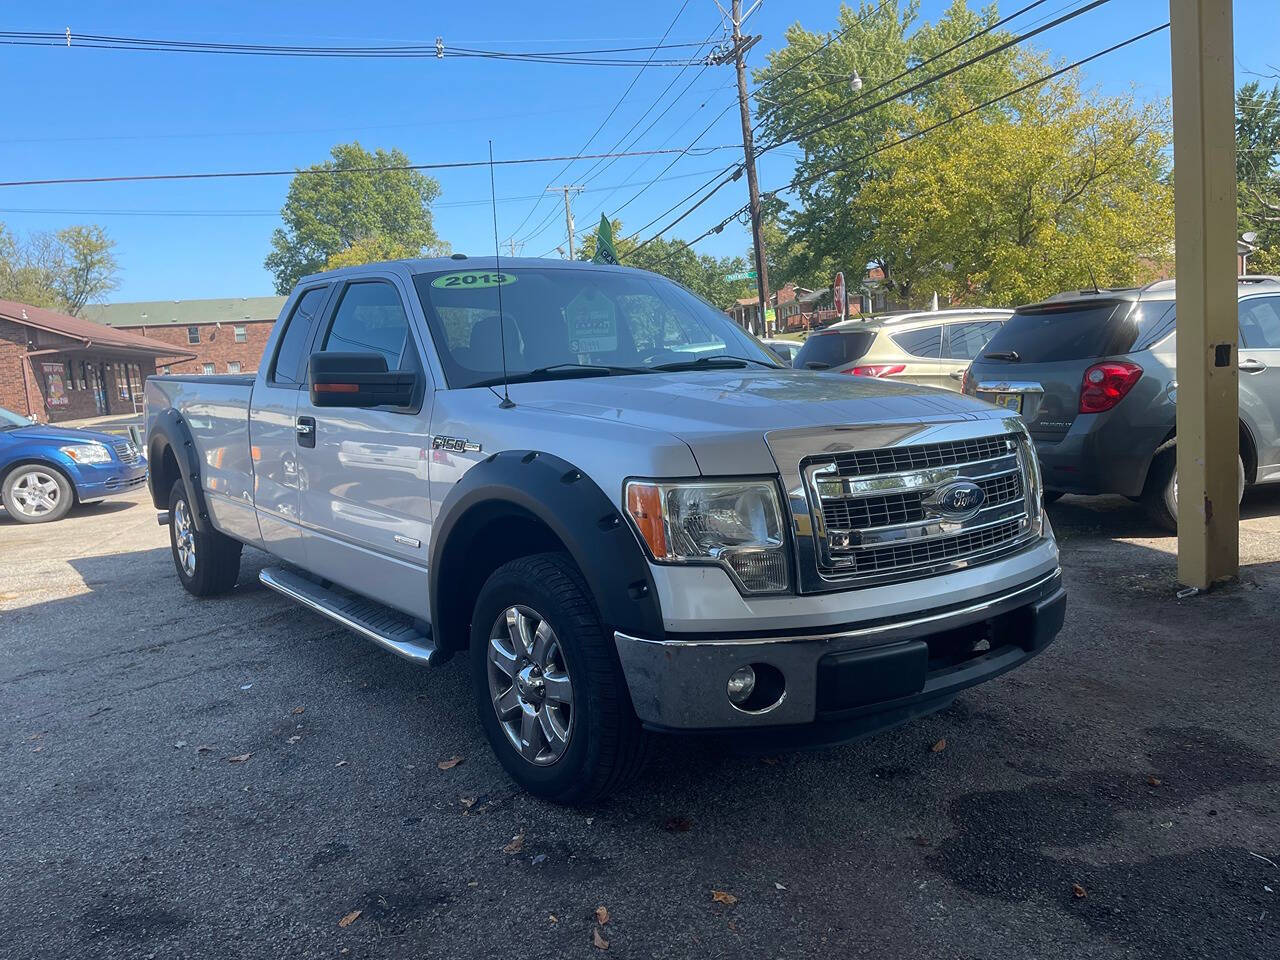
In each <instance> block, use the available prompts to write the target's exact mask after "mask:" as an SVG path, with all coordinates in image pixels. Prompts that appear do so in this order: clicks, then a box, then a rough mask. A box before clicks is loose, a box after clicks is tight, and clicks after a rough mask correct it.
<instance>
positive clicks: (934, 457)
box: [835, 437, 1014, 477]
mask: <svg viewBox="0 0 1280 960" xmlns="http://www.w3.org/2000/svg"><path fill="white" fill-rule="evenodd" d="M1013 449H1014V446H1013V438H1011V437H978V438H976V439H973V440H952V441H950V442H948V443H925V444H921V445H920V446H916V447H883V448H881V449H879V450H858V451H855V452H853V453H839V454H836V456H835V465H836V470H837V471H839V473H840V476H842V477H867V476H874V475H875V474H879V473H903V472H905V471H907V470H923V469H927V468H929V467H949V466H952V465H954V464H957V463H973V462H975V461H978V460H994V459H995V458H996V457H1007V456H1008V455H1009V454H1010V453H1012V452H1013Z"/></svg>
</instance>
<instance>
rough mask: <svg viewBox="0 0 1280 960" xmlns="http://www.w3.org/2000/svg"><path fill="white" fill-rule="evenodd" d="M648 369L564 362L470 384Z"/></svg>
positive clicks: (478, 384) (487, 385) (601, 375)
mask: <svg viewBox="0 0 1280 960" xmlns="http://www.w3.org/2000/svg"><path fill="white" fill-rule="evenodd" d="M650 372H651V368H649V367H620V366H614V365H612V364H605V363H577V362H575V361H572V360H570V361H566V362H564V363H552V364H548V365H547V366H545V367H537V368H535V369H533V370H520V371H518V372H516V373H512V374H510V375H509V376H507V377H506V378H505V379H504V378H503V377H489V378H488V379H486V380H477V381H476V382H475V383H473V384H471V386H473V387H496V386H498V385H499V384H501V383H504V382H505V383H526V382H528V381H530V380H556V379H559V378H560V376H564V377H611V376H614V375H615V374H622V373H650Z"/></svg>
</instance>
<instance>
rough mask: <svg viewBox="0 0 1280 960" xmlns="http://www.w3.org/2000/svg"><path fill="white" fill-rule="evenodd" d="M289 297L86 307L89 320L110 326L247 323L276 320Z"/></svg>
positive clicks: (86, 315)
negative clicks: (250, 321) (247, 321)
mask: <svg viewBox="0 0 1280 960" xmlns="http://www.w3.org/2000/svg"><path fill="white" fill-rule="evenodd" d="M286 299H287V298H286V297H225V298H219V299H214V300H139V301H136V302H133V303H104V304H99V305H97V306H90V307H85V308H84V315H85V318H86V319H88V320H92V321H93V322H94V323H99V324H103V325H105V326H108V327H162V326H169V325H171V324H179V325H182V326H186V325H189V324H194V323H243V322H244V321H246V320H274V319H276V317H278V316H280V310H281V308H282V307H284V302H285V300H286Z"/></svg>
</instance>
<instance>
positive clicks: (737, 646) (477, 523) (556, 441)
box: [146, 255, 1066, 803]
mask: <svg viewBox="0 0 1280 960" xmlns="http://www.w3.org/2000/svg"><path fill="white" fill-rule="evenodd" d="M146 400H147V413H146V419H147V448H148V454H149V460H150V463H151V474H150V489H151V494H152V498H153V500H154V502H155V504H156V507H157V508H158V509H159V510H160V511H161V513H160V521H161V523H164V524H168V526H169V530H170V539H171V544H172V549H173V559H174V563H175V566H176V567H177V573H178V577H179V579H180V580H181V581H182V584H183V586H184V587H186V589H187V590H188V591H190V592H191V593H193V594H195V595H197V596H207V595H211V594H217V593H222V592H226V591H228V590H230V589H232V588H233V587H234V586H235V583H236V579H237V576H238V574H239V563H240V552H241V547H242V545H244V544H248V545H249V546H252V547H256V548H258V549H261V550H265V551H266V552H268V553H269V554H271V555H273V556H274V557H275V558H276V559H277V560H278V561H279V562H278V564H276V565H272V566H268V567H265V568H264V569H263V570H262V571H261V573H260V575H259V576H260V579H261V581H262V582H263V583H264V584H265V585H266V586H268V587H270V588H271V589H273V590H276V591H279V592H280V593H282V594H285V595H286V596H289V597H291V598H293V599H294V600H296V601H298V602H299V603H301V604H302V605H303V606H305V607H307V608H309V609H311V610H313V611H315V612H317V613H319V614H322V615H324V616H326V617H329V618H330V619H332V620H334V621H336V622H338V623H340V624H343V625H344V626H346V627H349V628H350V629H351V630H353V631H354V632H356V633H358V634H362V635H363V636H364V637H366V638H368V639H370V640H372V641H374V642H375V643H378V644H380V645H382V646H383V647H386V648H388V649H389V650H392V651H394V652H395V653H398V654H400V655H402V656H404V657H407V658H409V659H410V660H413V661H416V662H418V663H421V664H431V663H435V662H437V661H439V660H442V659H444V658H446V657H448V656H450V655H452V654H454V653H459V652H461V653H464V654H465V655H466V656H467V657H468V658H469V659H470V673H471V676H472V680H473V683H474V689H475V699H476V705H477V709H478V713H479V717H480V722H481V724H482V725H483V727H484V730H485V733H486V734H487V736H488V738H489V741H490V743H491V744H492V746H493V749H494V751H495V752H496V754H497V756H498V758H499V760H500V761H501V763H502V765H503V766H504V767H505V769H506V770H507V771H508V772H509V773H510V774H511V776H512V777H513V778H514V779H515V780H516V781H518V782H519V783H520V784H521V785H522V786H523V787H525V788H526V789H528V790H529V791H531V792H533V793H535V794H537V795H539V796H542V797H546V798H548V799H551V800H554V801H558V802H564V803H574V802H585V801H589V800H591V799H594V798H596V797H599V796H602V795H604V794H605V793H607V792H609V791H611V790H614V789H616V788H617V787H619V786H620V785H621V784H623V783H625V782H626V781H627V779H628V778H629V777H631V776H632V775H633V774H634V773H635V772H636V771H637V770H638V769H639V767H640V766H641V764H642V762H643V758H644V755H645V747H646V744H647V743H648V742H650V741H651V740H652V735H653V733H654V732H659V731H678V732H697V733H714V734H719V735H734V736H736V737H737V738H739V739H741V740H743V741H745V745H746V747H747V748H748V749H750V748H755V749H760V750H777V749H783V748H785V747H787V746H790V745H797V744H804V745H812V744H822V743H838V742H843V741H848V740H851V739H854V738H856V737H859V736H862V735H864V734H866V733H869V732H871V731H874V730H877V729H882V728H884V727H887V726H892V725H894V724H898V723H902V722H905V721H907V720H909V719H911V718H913V717H917V716H921V715H923V714H926V713H930V712H932V711H935V710H939V709H941V708H943V707H945V706H946V705H947V704H949V703H950V702H951V701H952V700H953V699H954V697H955V696H956V694H957V693H958V692H959V691H960V690H962V689H964V688H966V687H969V686H972V685H973V684H976V683H980V682H982V681H984V680H988V679H990V678H992V677H994V676H996V675H998V674H1000V673H1002V672H1004V671H1006V670H1009V669H1011V668H1013V667H1016V666H1018V665H1020V664H1021V663H1023V662H1024V661H1026V660H1028V659H1029V658H1031V657H1032V656H1034V655H1035V654H1037V653H1038V652H1040V651H1041V650H1043V649H1044V648H1045V647H1046V646H1047V645H1048V644H1049V643H1050V642H1051V641H1052V640H1053V638H1054V636H1055V635H1056V634H1057V632H1058V630H1059V629H1060V627H1061V625H1062V619H1063V613H1064V610H1065V606H1066V597H1065V594H1064V592H1063V589H1062V585H1061V574H1060V571H1059V567H1058V549H1057V545H1056V544H1055V542H1054V539H1053V534H1052V531H1051V530H1050V527H1049V522H1048V520H1047V519H1046V517H1045V515H1044V513H1043V511H1042V508H1041V489H1040V479H1039V473H1038V467H1037V465H1036V459H1035V456H1034V454H1033V452H1032V447H1031V443H1030V439H1029V437H1028V434H1027V431H1026V429H1025V427H1024V426H1023V424H1022V422H1021V420H1020V419H1019V418H1018V417H1017V416H1016V415H1012V414H1010V413H1009V412H1008V411H1001V410H998V409H997V408H995V407H992V406H989V405H987V404H985V403H982V402H980V401H977V400H975V399H972V398H970V397H964V396H960V395H957V394H955V393H948V392H944V391H940V390H933V389H930V388H927V387H920V386H914V385H909V384H900V383H893V382H886V381H880V380H873V379H865V378H862V377H854V376H845V375H841V374H829V373H815V372H811V371H802V370H792V369H790V368H786V367H783V366H781V365H780V364H779V363H778V361H777V359H776V358H775V357H774V356H773V355H772V354H771V353H769V352H768V351H767V350H766V349H765V348H763V347H762V346H761V345H760V344H759V343H758V341H756V340H754V339H752V338H751V337H750V336H748V335H747V334H746V333H744V332H743V331H742V330H741V329H739V328H738V327H737V326H735V325H734V324H733V323H732V322H731V321H730V319H729V318H728V317H726V316H725V315H724V314H722V313H720V312H719V311H717V310H715V309H714V308H713V307H711V306H710V305H708V304H707V303H705V302H704V301H702V300H700V299H699V298H697V297H695V296H694V295H692V294H690V293H689V292H688V291H687V290H684V289H683V288H681V287H679V286H678V285H676V284H674V283H671V282H669V281H667V280H665V279H663V278H661V277H658V276H655V275H653V274H650V273H646V272H643V271H639V270H633V269H628V268H625V267H618V266H597V265H592V264H585V263H569V262H562V261H545V260H527V259H526V260H502V261H501V262H500V263H499V262H497V261H496V260H495V258H492V257H485V258H467V257H463V256H461V255H455V256H454V257H452V258H443V259H434V260H415V261H399V262H395V263H387V264H379V265H373V266H366V267H359V268H347V269H343V270H338V271H333V272H329V273H324V274H319V275H316V276H313V277H308V278H306V279H304V280H303V281H301V282H300V283H299V284H298V286H297V288H296V289H295V290H294V292H293V294H292V296H291V297H290V298H289V301H288V302H287V303H286V305H285V307H284V310H283V312H282V313H281V316H280V320H279V322H278V323H277V324H276V326H275V330H274V331H273V334H272V337H271V340H270V342H269V343H268V345H267V348H266V352H265V355H264V357H263V360H262V364H261V367H260V369H259V370H258V373H257V375H256V376H251V377H250V376H245V377H232V376H227V377H218V376H211V377H210V376H205V377H199V376H166V377H153V378H151V379H149V380H148V381H147V388H146Z"/></svg>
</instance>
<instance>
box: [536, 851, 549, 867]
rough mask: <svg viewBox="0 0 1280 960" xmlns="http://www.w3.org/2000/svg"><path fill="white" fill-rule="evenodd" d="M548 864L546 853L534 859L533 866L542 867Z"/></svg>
mask: <svg viewBox="0 0 1280 960" xmlns="http://www.w3.org/2000/svg"><path fill="white" fill-rule="evenodd" d="M546 862H547V855H546V854H545V853H540V854H538V855H537V856H536V857H534V858H533V865H534V866H535V867H540V866H542V865H543V864H544V863H546Z"/></svg>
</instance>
